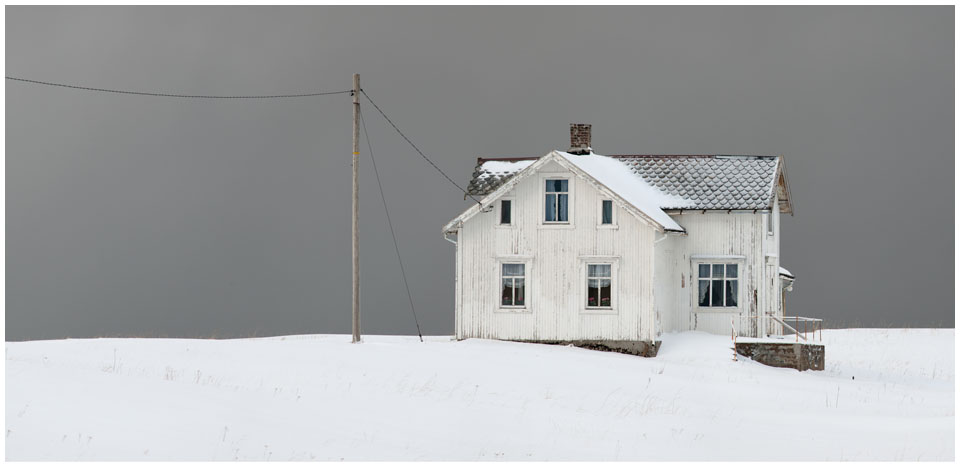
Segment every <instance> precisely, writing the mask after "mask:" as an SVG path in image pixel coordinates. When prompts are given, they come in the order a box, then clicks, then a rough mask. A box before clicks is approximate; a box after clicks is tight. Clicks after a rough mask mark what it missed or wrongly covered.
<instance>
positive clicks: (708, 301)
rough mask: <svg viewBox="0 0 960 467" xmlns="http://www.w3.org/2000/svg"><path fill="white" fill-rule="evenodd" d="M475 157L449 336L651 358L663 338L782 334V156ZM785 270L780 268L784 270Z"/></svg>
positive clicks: (584, 140)
mask: <svg viewBox="0 0 960 467" xmlns="http://www.w3.org/2000/svg"><path fill="white" fill-rule="evenodd" d="M590 131H591V128H590V125H580V124H577V125H571V129H570V134H571V142H570V146H571V147H570V149H569V150H567V151H566V152H561V151H552V152H550V153H548V154H546V155H544V156H542V157H539V158H537V157H528V158H498V159H483V158H481V159H478V161H477V167H476V169H475V171H474V174H473V178H472V180H471V182H470V185H469V189H468V192H469V193H470V194H471V195H473V196H474V197H476V198H477V199H479V200H480V202H479V203H478V204H474V205H473V206H472V207H470V208H469V209H467V210H466V211H464V212H463V213H462V214H461V215H459V216H457V217H456V218H455V219H453V220H451V221H450V222H449V223H448V224H447V225H445V226H444V228H443V233H444V236H445V237H446V238H447V239H448V240H450V241H451V242H453V243H455V244H456V304H455V306H456V336H457V338H458V339H466V338H488V339H503V340H515V341H531V342H557V343H565V342H570V343H575V344H581V345H599V346H607V347H612V348H616V349H618V350H624V351H631V352H634V353H639V354H643V355H655V354H656V351H657V349H658V348H659V341H660V338H659V336H660V335H661V334H662V333H664V332H675V331H686V330H699V331H706V332H711V333H719V334H730V333H731V326H733V327H735V328H737V331H738V332H739V334H740V335H748V336H758V337H759V336H761V335H769V334H776V333H779V332H781V331H780V326H778V325H776V323H775V322H774V321H773V320H772V318H771V317H778V316H782V313H783V293H782V292H783V289H784V288H786V287H788V286H789V285H790V284H792V281H793V276H792V275H791V274H789V273H786V272H785V273H784V275H781V267H780V254H779V253H780V214H782V213H791V214H792V211H793V207H792V205H791V202H790V194H789V189H788V186H787V178H786V173H785V171H784V165H783V157H782V156H728V155H697V156H691V155H615V156H603V155H598V154H594V153H593V150H592V148H591V141H590ZM784 271H785V270H784Z"/></svg>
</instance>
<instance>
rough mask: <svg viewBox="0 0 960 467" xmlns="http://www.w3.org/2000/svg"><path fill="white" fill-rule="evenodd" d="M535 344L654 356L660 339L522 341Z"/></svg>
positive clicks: (658, 349) (657, 350)
mask: <svg viewBox="0 0 960 467" xmlns="http://www.w3.org/2000/svg"><path fill="white" fill-rule="evenodd" d="M524 342H533V343H536V344H550V345H573V346H576V347H582V348H584V349H590V350H602V351H604V352H618V353H625V354H629V355H637V356H640V357H656V356H657V352H659V351H660V341H655V342H648V341H601V340H577V341H524Z"/></svg>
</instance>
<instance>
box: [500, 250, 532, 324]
mask: <svg viewBox="0 0 960 467" xmlns="http://www.w3.org/2000/svg"><path fill="white" fill-rule="evenodd" d="M495 263H496V271H495V273H496V274H495V277H496V278H497V289H496V290H497V295H496V301H497V306H496V308H495V309H494V311H495V312H499V313H531V312H532V311H533V308H532V306H531V297H532V295H531V294H530V292H531V290H532V289H533V287H532V284H531V283H530V279H531V277H532V273H531V271H532V270H533V269H532V267H533V257H531V256H519V255H509V256H500V257H497V260H496V262H495ZM504 264H522V265H523V293H524V295H525V297H524V300H523V305H504V304H503V277H504V276H503V265H504ZM510 277H518V276H510Z"/></svg>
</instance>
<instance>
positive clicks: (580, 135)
mask: <svg viewBox="0 0 960 467" xmlns="http://www.w3.org/2000/svg"><path fill="white" fill-rule="evenodd" d="M590 127H591V125H590V124H589V123H571V124H570V149H567V152H569V153H570V154H577V155H584V154H590V153H591V152H593V147H592V146H590Z"/></svg>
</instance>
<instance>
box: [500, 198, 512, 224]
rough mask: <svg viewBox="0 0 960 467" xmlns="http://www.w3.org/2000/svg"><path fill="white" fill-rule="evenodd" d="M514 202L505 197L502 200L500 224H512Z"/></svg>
mask: <svg viewBox="0 0 960 467" xmlns="http://www.w3.org/2000/svg"><path fill="white" fill-rule="evenodd" d="M512 208H513V203H512V202H511V200H509V199H504V200H501V201H500V225H510V224H511V223H513V222H512V216H513V212H511V209H512Z"/></svg>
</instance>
